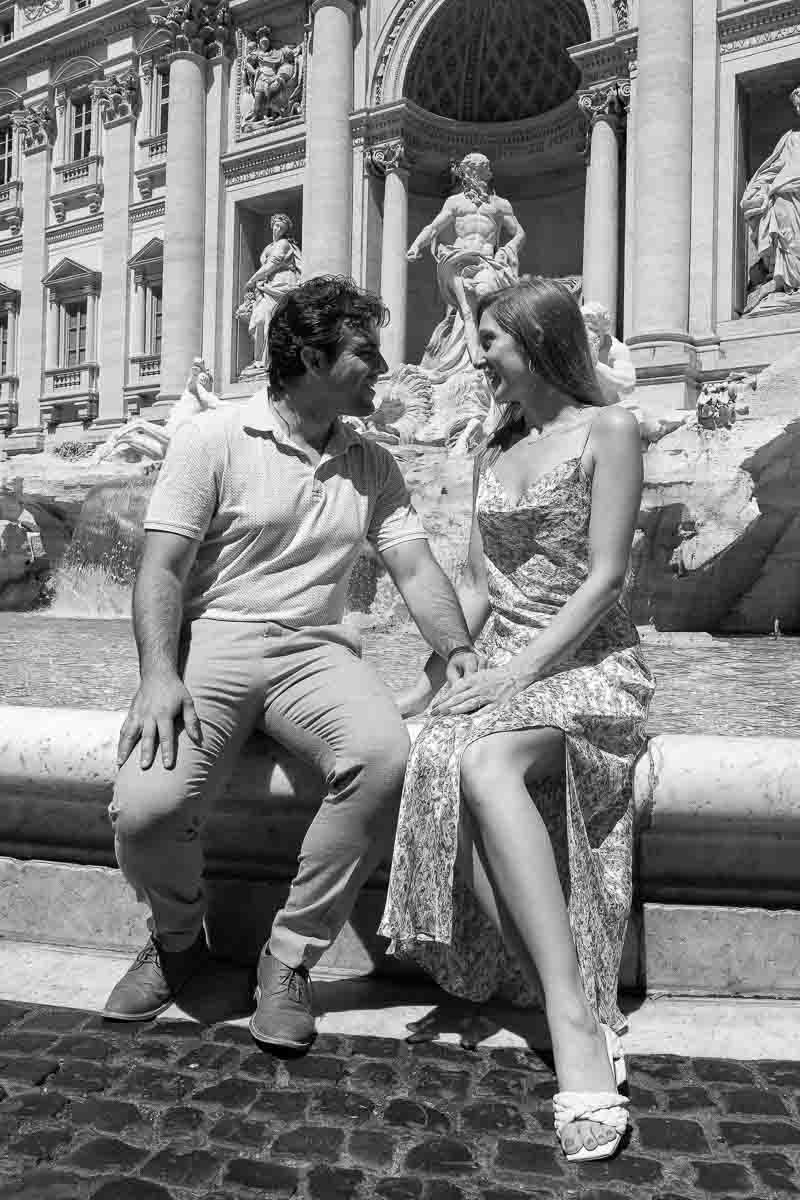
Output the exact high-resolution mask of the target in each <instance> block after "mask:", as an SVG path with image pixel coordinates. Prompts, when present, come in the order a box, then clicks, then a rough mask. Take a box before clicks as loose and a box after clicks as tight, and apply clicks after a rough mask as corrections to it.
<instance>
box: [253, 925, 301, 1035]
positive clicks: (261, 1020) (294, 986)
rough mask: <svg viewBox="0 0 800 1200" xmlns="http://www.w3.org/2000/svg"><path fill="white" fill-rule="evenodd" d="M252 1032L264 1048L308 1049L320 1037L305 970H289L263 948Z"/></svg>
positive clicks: (295, 968) (258, 973)
mask: <svg viewBox="0 0 800 1200" xmlns="http://www.w3.org/2000/svg"><path fill="white" fill-rule="evenodd" d="M257 978H258V982H257V984H256V1005H257V1007H256V1011H255V1012H254V1013H253V1016H252V1017H251V1018H250V1032H251V1034H252V1035H253V1038H254V1040H255V1041H256V1042H257V1043H258V1045H259V1046H262V1047H263V1048H264V1049H267V1050H268V1049H276V1050H281V1049H283V1050H308V1048H309V1046H310V1045H311V1043H312V1042H313V1041H314V1038H315V1037H316V1036H317V1030H316V1026H315V1024H314V1013H313V1010H312V1007H311V980H310V978H309V975H308V970H307V968H306V967H287V966H286V964H285V963H282V962H280V961H279V960H278V959H277V958H273V956H272V955H271V954H270V952H269V950H268V949H267V948H266V947H264V949H263V950H262V951H261V955H260V957H259V960H258V971H257Z"/></svg>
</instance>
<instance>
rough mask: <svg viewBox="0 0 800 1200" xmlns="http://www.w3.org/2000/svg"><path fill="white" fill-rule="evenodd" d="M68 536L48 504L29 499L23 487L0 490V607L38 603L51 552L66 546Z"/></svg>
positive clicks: (2, 608)
mask: <svg viewBox="0 0 800 1200" xmlns="http://www.w3.org/2000/svg"><path fill="white" fill-rule="evenodd" d="M43 527H44V530H46V531H47V535H48V536H47V541H48V543H49V546H47V547H46V546H45V540H44V536H43ZM67 537H68V534H66V531H65V530H64V529H63V526H62V525H61V522H60V521H59V520H58V518H57V517H56V516H55V515H54V514H53V513H52V512H50V511H49V510H48V508H47V507H46V506H45V505H42V504H36V503H35V502H31V501H29V500H27V499H26V498H25V497H24V496H23V494H22V491H21V488H20V487H15V488H14V489H13V490H12V491H9V492H4V491H0V610H8V609H19V608H23V609H24V608H30V607H31V606H32V605H33V604H35V603H36V601H37V600H38V596H39V592H40V590H41V585H42V579H43V577H44V576H45V575H46V574H47V572H48V570H49V568H50V553H52V552H56V553H57V552H58V550H59V549H63V546H64V544H65V542H66V538H67Z"/></svg>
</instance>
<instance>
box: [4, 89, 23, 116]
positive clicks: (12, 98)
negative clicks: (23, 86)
mask: <svg viewBox="0 0 800 1200" xmlns="http://www.w3.org/2000/svg"><path fill="white" fill-rule="evenodd" d="M21 107H22V96H21V95H20V94H19V92H15V91H13V90H12V89H11V88H0V111H2V110H3V109H7V108H11V109H14V108H21Z"/></svg>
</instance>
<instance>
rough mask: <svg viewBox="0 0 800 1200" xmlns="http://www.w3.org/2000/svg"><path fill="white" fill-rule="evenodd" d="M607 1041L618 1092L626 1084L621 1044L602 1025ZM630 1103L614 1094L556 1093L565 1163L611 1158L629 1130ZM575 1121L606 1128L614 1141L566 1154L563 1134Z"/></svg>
mask: <svg viewBox="0 0 800 1200" xmlns="http://www.w3.org/2000/svg"><path fill="white" fill-rule="evenodd" d="M600 1028H601V1029H602V1030H603V1035H604V1037H605V1039H606V1050H607V1051H608V1061H609V1063H610V1064H611V1069H612V1071H613V1072H614V1081H615V1083H616V1085H617V1089H619V1088H620V1086H621V1085H622V1084H623V1083H624V1082H625V1080H626V1078H627V1076H626V1073H625V1059H624V1057H623V1054H622V1043H621V1042H620V1040H619V1038H618V1037H617V1035H616V1034H615V1033H613V1032H612V1030H610V1029H609V1028H608V1026H607V1025H601V1027H600ZM629 1104H630V1100H629V1099H628V1097H627V1096H621V1095H620V1094H619V1090H617V1091H616V1092H557V1093H556V1095H555V1096H554V1097H553V1115H554V1117H555V1126H556V1133H557V1134H558V1140H559V1142H560V1143H561V1149H562V1150H564V1154H565V1155H566V1158H567V1161H568V1162H589V1161H590V1159H595V1160H596V1159H601V1158H611V1157H612V1156H613V1155H614V1154H616V1152H617V1150H618V1149H619V1144H620V1142H621V1141H622V1135H623V1134H624V1133H625V1130H626V1129H627V1127H628V1114H627V1111H626V1109H627V1107H628V1105H629ZM575 1121H596V1122H597V1123H598V1124H599V1125H607V1126H608V1127H609V1128H610V1129H613V1130H615V1132H616V1135H617V1136H616V1137H615V1138H614V1139H613V1140H612V1141H610V1142H604V1143H603V1145H602V1146H595V1148H594V1150H587V1148H586V1147H585V1146H581V1148H580V1150H576V1151H574V1153H572V1154H567V1151H566V1150H565V1149H564V1138H563V1134H564V1131H565V1129H566V1128H567V1126H568V1125H572V1124H574V1122H575Z"/></svg>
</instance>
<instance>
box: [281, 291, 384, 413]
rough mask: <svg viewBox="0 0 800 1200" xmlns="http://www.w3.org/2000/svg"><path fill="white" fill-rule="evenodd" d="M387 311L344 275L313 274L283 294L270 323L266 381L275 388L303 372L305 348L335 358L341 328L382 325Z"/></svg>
mask: <svg viewBox="0 0 800 1200" xmlns="http://www.w3.org/2000/svg"><path fill="white" fill-rule="evenodd" d="M388 319H389V310H388V308H387V307H386V305H385V304H384V303H383V301H382V300H381V299H379V297H378V296H373V295H372V294H371V293H370V292H365V291H362V289H361V288H360V287H357V285H356V284H355V283H354V282H353V280H352V279H348V278H347V277H346V276H344V275H315V276H314V278H313V279H309V280H307V281H306V282H305V283H301V284H300V286H299V287H296V288H293V289H292V291H290V292H287V293H286V294H285V295H284V296H281V298H280V300H279V301H278V303H277V304H276V305H275V310H274V312H273V314H272V319H271V320H270V323H269V332H268V335H267V337H268V341H269V382H270V386H271V387H272V389H273V391H279V390H280V388H281V387H282V386H284V385H285V384H286V383H287V382H288V381H289V380H290V379H296V378H297V377H298V376H299V375H304V374H305V371H306V368H305V366H304V365H303V361H302V359H301V357H300V354H301V351H302V350H303V348H304V347H305V346H312V347H314V348H315V349H317V350H322V351H324V353H325V354H326V355H327V356H328V357H329V358H335V357H336V352H337V349H338V347H339V343H340V342H341V338H342V332H343V330H344V329H346V328H347V329H363V330H367V329H369V328H371V327H372V326H374V325H378V326H382V325H385V324H386V322H387V321H388Z"/></svg>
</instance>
